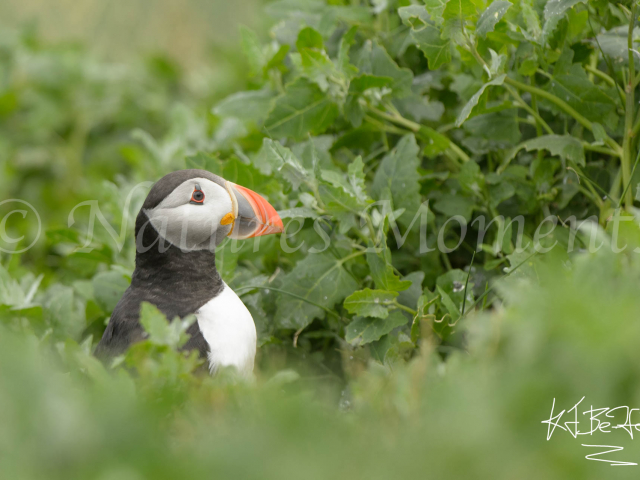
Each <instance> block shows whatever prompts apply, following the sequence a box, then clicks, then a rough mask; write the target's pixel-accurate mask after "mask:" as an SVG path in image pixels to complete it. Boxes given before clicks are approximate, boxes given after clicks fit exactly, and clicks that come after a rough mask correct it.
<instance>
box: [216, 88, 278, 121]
mask: <svg viewBox="0 0 640 480" xmlns="http://www.w3.org/2000/svg"><path fill="white" fill-rule="evenodd" d="M273 98H274V94H273V92H271V91H269V90H251V91H248V92H237V93H233V94H231V95H229V96H228V97H226V98H225V99H224V100H222V101H221V102H220V103H218V104H217V105H216V106H215V107H214V108H213V113H214V114H215V115H218V116H220V117H235V118H239V119H240V120H244V121H253V122H256V123H258V122H260V121H262V120H264V119H265V118H266V117H267V115H268V114H269V111H270V110H271V108H272V107H273Z"/></svg>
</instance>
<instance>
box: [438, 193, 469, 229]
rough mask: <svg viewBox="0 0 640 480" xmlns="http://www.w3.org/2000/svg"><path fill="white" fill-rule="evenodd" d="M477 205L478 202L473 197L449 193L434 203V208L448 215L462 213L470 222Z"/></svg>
mask: <svg viewBox="0 0 640 480" xmlns="http://www.w3.org/2000/svg"><path fill="white" fill-rule="evenodd" d="M475 205H476V204H475V202H474V201H473V199H471V198H469V197H463V196H462V195H459V194H458V195H455V194H450V193H447V194H445V195H442V196H441V197H440V198H439V199H438V200H436V202H435V203H434V204H433V209H434V210H437V211H438V212H440V213H444V214H445V215H446V216H448V217H453V216H455V215H462V216H463V217H464V218H465V220H466V221H467V222H468V221H469V220H471V215H473V209H474V208H475Z"/></svg>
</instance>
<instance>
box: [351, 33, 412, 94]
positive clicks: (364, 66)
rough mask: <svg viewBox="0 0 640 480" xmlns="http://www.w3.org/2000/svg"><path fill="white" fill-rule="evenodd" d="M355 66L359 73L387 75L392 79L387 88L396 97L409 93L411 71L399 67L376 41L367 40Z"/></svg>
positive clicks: (378, 75) (377, 75)
mask: <svg viewBox="0 0 640 480" xmlns="http://www.w3.org/2000/svg"><path fill="white" fill-rule="evenodd" d="M356 66H357V67H358V69H359V70H360V72H361V73H367V74H370V75H374V76H376V77H389V78H391V79H392V82H391V84H390V85H389V88H391V90H392V91H393V93H394V94H395V95H397V96H398V97H403V96H406V95H409V94H410V93H411V83H412V82H413V73H412V72H411V70H409V69H408V68H400V67H398V65H397V64H396V62H394V61H393V59H392V58H391V56H390V55H389V54H388V53H387V51H386V50H385V49H384V47H382V46H380V45H378V43H377V42H372V41H371V40H367V41H366V42H365V43H364V45H363V47H362V49H361V50H360V52H358V60H357V62H356Z"/></svg>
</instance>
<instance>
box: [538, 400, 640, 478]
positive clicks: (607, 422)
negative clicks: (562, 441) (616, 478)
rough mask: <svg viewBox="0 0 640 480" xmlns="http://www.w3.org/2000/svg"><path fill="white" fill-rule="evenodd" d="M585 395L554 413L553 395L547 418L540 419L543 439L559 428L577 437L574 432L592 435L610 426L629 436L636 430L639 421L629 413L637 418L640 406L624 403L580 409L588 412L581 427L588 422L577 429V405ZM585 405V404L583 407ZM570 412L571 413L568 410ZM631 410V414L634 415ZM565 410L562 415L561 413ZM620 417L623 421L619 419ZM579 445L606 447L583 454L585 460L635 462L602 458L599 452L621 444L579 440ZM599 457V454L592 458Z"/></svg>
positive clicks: (619, 463)
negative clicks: (567, 408) (582, 441)
mask: <svg viewBox="0 0 640 480" xmlns="http://www.w3.org/2000/svg"><path fill="white" fill-rule="evenodd" d="M585 398H586V397H582V398H581V399H580V401H579V402H578V403H576V404H575V405H574V406H573V407H571V408H570V409H569V410H562V411H560V412H557V413H556V399H555V398H554V399H553V404H552V405H551V414H550V415H549V419H548V420H543V421H542V422H541V423H546V424H547V441H548V440H551V437H552V435H553V433H554V431H555V430H556V428H559V429H561V430H564V431H565V432H568V433H569V434H571V436H573V438H578V435H593V434H594V433H597V432H602V433H611V432H612V431H613V430H618V429H622V430H624V431H626V432H627V433H628V434H629V436H630V437H631V439H633V434H634V432H640V423H633V422H632V417H634V418H636V419H637V420H640V413H635V412H640V408H630V407H627V406H624V407H614V408H609V407H604V408H594V407H593V405H591V407H590V408H589V410H583V411H582V415H589V417H588V420H587V422H583V424H582V425H583V427H584V424H585V423H588V425H589V428H588V430H587V429H585V430H583V431H581V430H580V421H579V420H578V406H579V405H580V404H581V403H582V401H583V400H584V399H585ZM584 408H586V407H584ZM572 412H573V413H572ZM634 413H635V415H634ZM565 414H566V417H565ZM563 417H565V418H566V419H567V420H566V421H564V422H562V423H561V420H562V419H563ZM622 420H624V421H622ZM582 446H583V447H591V448H600V449H606V450H603V451H599V452H595V453H590V454H588V455H586V456H585V458H586V459H587V460H595V461H598V462H607V463H609V464H610V465H611V466H624V465H638V464H637V463H634V462H622V461H618V460H608V459H605V458H602V455H606V454H609V453H614V452H620V451H622V450H624V447H619V446H615V445H587V444H584V443H583V444H582ZM596 457H600V458H596Z"/></svg>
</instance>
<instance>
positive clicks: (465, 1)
mask: <svg viewBox="0 0 640 480" xmlns="http://www.w3.org/2000/svg"><path fill="white" fill-rule="evenodd" d="M475 14H476V7H475V5H474V4H473V2H472V1H471V0H449V1H448V2H447V5H446V6H445V8H444V11H443V12H442V18H443V19H444V28H443V29H442V37H443V38H450V39H451V40H453V41H454V42H456V43H457V44H458V45H463V44H464V43H465V41H466V36H465V24H466V22H467V21H468V20H470V19H471V18H472V17H474V16H475Z"/></svg>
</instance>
